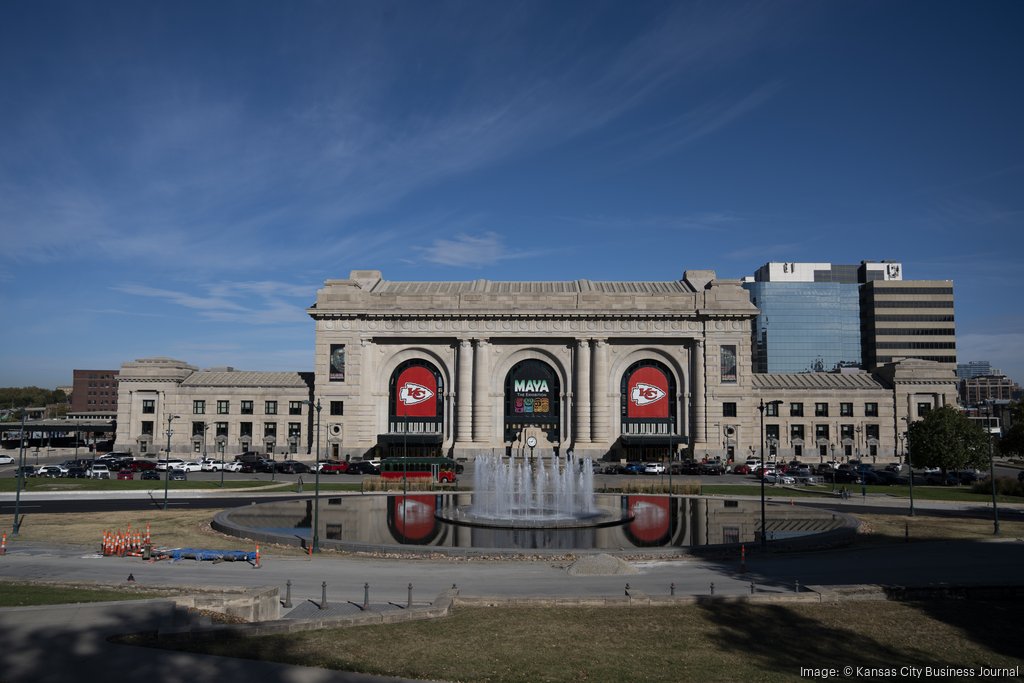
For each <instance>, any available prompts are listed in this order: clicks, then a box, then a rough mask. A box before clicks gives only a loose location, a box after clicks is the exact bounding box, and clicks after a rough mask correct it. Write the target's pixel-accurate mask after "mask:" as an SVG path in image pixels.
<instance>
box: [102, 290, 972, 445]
mask: <svg viewBox="0 0 1024 683" xmlns="http://www.w3.org/2000/svg"><path fill="white" fill-rule="evenodd" d="M307 312H308V313H309V315H310V317H311V318H312V319H313V321H314V325H315V327H316V337H315V348H314V363H313V373H312V374H307V373H298V372H295V373H258V372H257V373H249V372H237V371H226V370H220V371H217V370H209V371H200V370H198V369H197V368H195V367H192V366H189V365H187V364H185V363H182V362H180V361H171V360H168V359H144V360H139V361H135V362H133V363H126V364H125V365H124V366H123V367H122V369H121V377H120V379H121V382H120V386H121V393H120V397H119V412H118V448H122V447H123V446H122V445H123V444H131V445H132V446H133V448H136V449H141V448H142V447H143V445H145V447H146V448H147V449H148V450H147V452H152V448H153V445H154V444H157V445H158V447H159V443H160V441H159V439H160V437H161V436H163V438H166V427H167V423H168V416H170V415H180V416H181V421H180V422H178V421H177V418H172V419H171V422H172V423H173V427H172V430H171V431H172V432H173V433H172V436H171V450H172V451H173V452H183V451H191V452H198V449H199V447H200V446H201V445H202V444H203V443H206V444H207V445H209V443H210V441H209V440H206V441H204V439H203V434H204V433H206V434H208V435H210V434H212V438H214V439H216V438H217V437H224V440H225V447H226V448H227V450H228V452H229V453H233V452H237V449H244V448H248V449H253V450H259V451H264V452H265V451H266V450H268V449H269V450H273V451H276V452H278V453H281V452H287V451H292V452H299V453H304V452H305V453H309V452H312V450H313V449H314V448H315V447H316V446H315V444H316V443H317V439H316V436H317V434H316V429H315V427H316V424H315V419H316V411H315V406H320V409H321V412H320V413H319V417H320V425H321V429H320V436H321V438H322V443H321V446H320V453H321V457H324V458H338V459H346V458H352V457H371V456H378V457H387V456H389V455H401V454H408V455H435V454H443V455H450V456H455V457H472V456H473V455H475V454H477V453H481V452H488V453H490V452H494V453H506V454H513V455H523V454H529V453H533V454H536V455H552V454H554V455H558V456H564V455H566V454H567V453H569V452H570V451H571V452H573V453H574V454H575V455H577V456H592V457H595V458H605V459H614V460H621V459H626V460H642V461H647V460H655V459H662V458H665V457H668V456H671V457H684V456H685V455H692V456H693V457H696V458H698V459H700V458H702V457H708V458H716V457H718V458H722V459H730V458H731V459H734V460H743V459H745V458H746V457H748V456H750V455H752V454H759V453H760V446H761V438H762V422H763V427H764V434H765V438H766V446H767V447H768V448H769V449H771V451H772V452H774V453H775V454H777V456H778V457H780V458H787V459H789V458H790V457H799V458H802V459H804V460H805V461H808V462H815V461H817V459H818V458H821V459H826V458H827V459H832V458H835V459H839V458H841V457H847V458H850V457H856V456H858V455H860V456H862V457H863V456H873V457H874V458H875V459H876V461H877V460H878V459H891V458H893V457H894V456H896V455H897V453H898V450H899V449H898V443H899V435H900V434H902V433H903V432H904V431H905V430H906V422H907V420H914V419H918V418H919V417H920V415H921V414H923V411H924V410H925V409H926V407H927V406H932V407H934V406H939V405H944V404H946V403H955V402H956V394H957V386H956V378H955V375H954V372H953V370H952V369H951V368H947V367H944V366H942V365H940V364H938V363H933V362H928V361H916V360H907V361H902V362H897V363H891V364H888V365H885V366H883V367H881V368H879V370H878V371H877V372H875V373H870V374H869V373H865V372H841V373H792V374H782V373H764V374H758V373H754V372H753V368H752V362H751V338H752V337H751V324H752V321H753V320H754V318H755V317H756V316H757V313H758V310H757V308H755V307H754V305H753V304H752V303H751V302H750V299H749V296H748V294H747V292H746V291H745V290H744V289H743V288H742V287H741V283H740V282H739V281H738V280H722V279H718V278H717V277H716V276H715V273H714V272H713V271H707V270H701V271H692V270H691V271H687V272H685V273H684V274H683V277H682V278H681V279H679V280H672V281H643V282H598V281H591V280H572V281H560V282H558V281H552V282H497V281H488V280H474V281H468V282H394V281H388V280H385V279H383V277H382V276H381V273H380V272H379V271H375V270H357V271H352V273H351V274H350V276H349V277H348V278H347V279H343V280H328V281H327V282H325V284H324V286H323V288H321V289H320V290H318V292H317V295H316V302H315V304H314V305H313V306H311V307H310V308H309V309H308V311H307ZM272 403H273V412H270V413H268V410H270V409H269V408H268V406H270V405H271V404H272ZM243 406H244V410H245V411H246V412H242V411H243ZM762 406H763V410H764V414H763V416H762V412H761V409H762ZM199 410H202V411H203V412H197V411H199ZM221 410H223V411H225V412H223V413H221V412H220V411H221ZM293 411H294V412H293ZM762 417H763V419H762ZM904 418H906V419H904ZM163 447H166V446H165V445H164V446H163Z"/></svg>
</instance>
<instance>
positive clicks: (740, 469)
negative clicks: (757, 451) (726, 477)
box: [732, 465, 750, 474]
mask: <svg viewBox="0 0 1024 683" xmlns="http://www.w3.org/2000/svg"><path fill="white" fill-rule="evenodd" d="M732 473H733V474H750V467H748V466H747V465H736V467H733V468H732Z"/></svg>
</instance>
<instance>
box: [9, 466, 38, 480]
mask: <svg viewBox="0 0 1024 683" xmlns="http://www.w3.org/2000/svg"><path fill="white" fill-rule="evenodd" d="M14 476H15V477H18V476H21V477H34V476H36V468H35V467H34V466H32V465H22V466H21V467H18V468H17V469H15V470H14Z"/></svg>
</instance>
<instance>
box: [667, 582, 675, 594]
mask: <svg viewBox="0 0 1024 683" xmlns="http://www.w3.org/2000/svg"><path fill="white" fill-rule="evenodd" d="M668 591H669V593H668V594H669V595H671V596H672V597H675V595H676V582H675V581H673V582H672V583H671V584H670V585H669V587H668Z"/></svg>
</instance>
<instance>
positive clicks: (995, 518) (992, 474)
mask: <svg viewBox="0 0 1024 683" xmlns="http://www.w3.org/2000/svg"><path fill="white" fill-rule="evenodd" d="M986 403H988V422H986V423H985V428H986V429H987V430H988V478H989V480H990V481H991V482H992V533H993V534H995V535H996V536H998V535H999V507H998V506H997V505H996V452H995V447H994V446H993V443H992V418H993V417H994V414H995V407H996V402H995V401H994V400H993V399H989V400H988V401H986Z"/></svg>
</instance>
